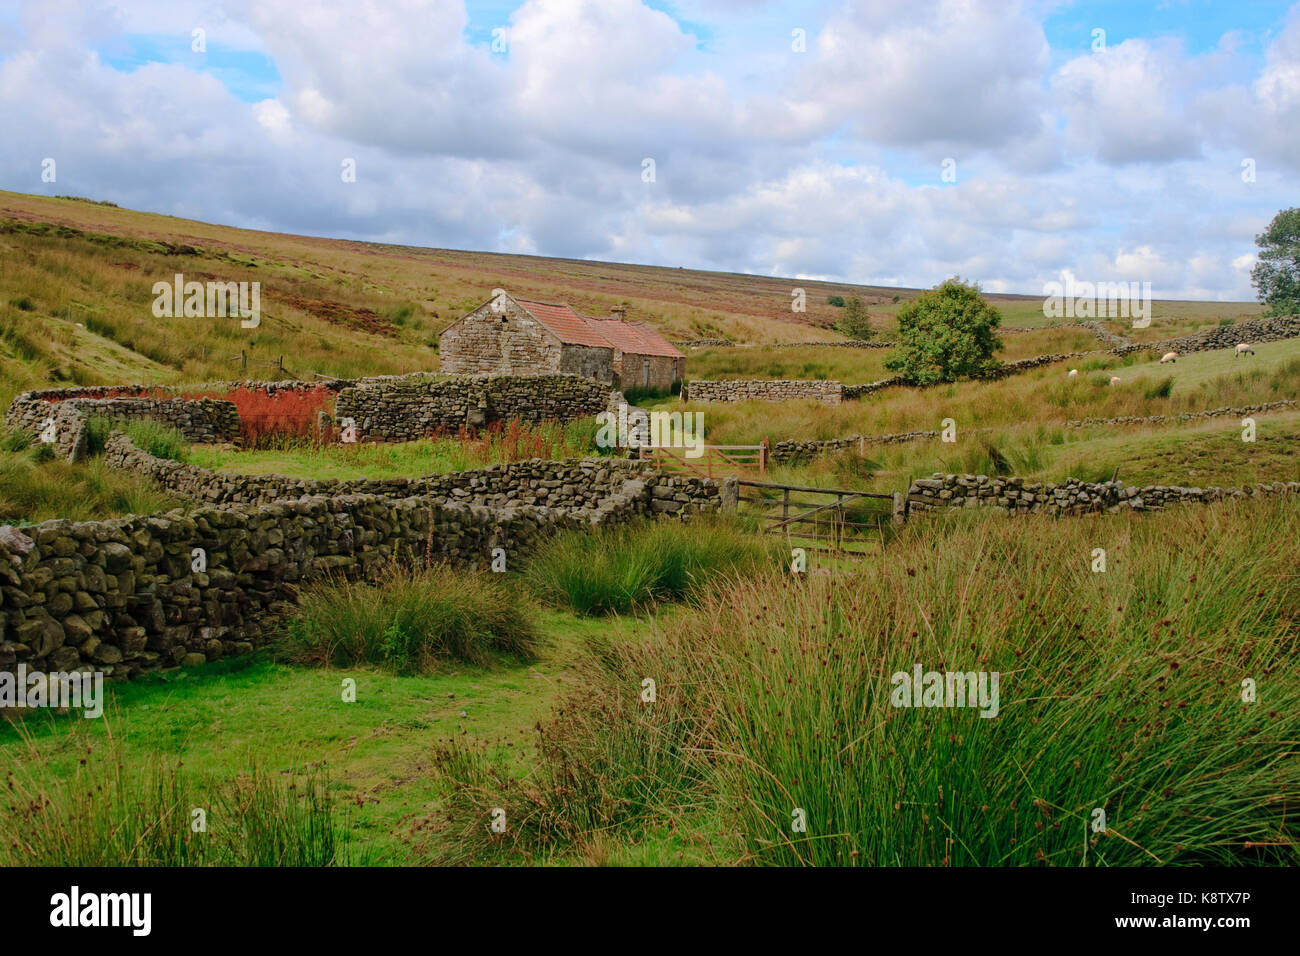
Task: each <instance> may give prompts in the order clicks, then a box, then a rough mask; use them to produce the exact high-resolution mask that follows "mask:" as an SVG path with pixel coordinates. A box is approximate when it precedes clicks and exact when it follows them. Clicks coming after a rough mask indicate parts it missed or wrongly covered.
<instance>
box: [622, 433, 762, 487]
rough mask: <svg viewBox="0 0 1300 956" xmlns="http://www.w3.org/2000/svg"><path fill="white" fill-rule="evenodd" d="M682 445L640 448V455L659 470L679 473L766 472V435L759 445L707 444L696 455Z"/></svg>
mask: <svg viewBox="0 0 1300 956" xmlns="http://www.w3.org/2000/svg"><path fill="white" fill-rule="evenodd" d="M689 451H691V449H689V448H686V447H682V446H669V447H664V446H656V447H651V448H646V447H641V448H638V449H637V457H638V458H640V459H641V460H642V461H650V462H653V463H654V466H655V467H656V468H657V469H659V470H660V471H666V472H668V473H669V474H676V475H698V476H700V477H701V478H721V477H723V476H724V475H737V474H742V475H743V474H759V475H765V474H767V439H766V438H765V439H763V442H762V444H760V445H705V446H703V448H702V452H703V454H701V455H700V456H699V457H697V458H692V457H690V456H689V455H688V452H689Z"/></svg>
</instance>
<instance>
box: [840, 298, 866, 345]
mask: <svg viewBox="0 0 1300 956" xmlns="http://www.w3.org/2000/svg"><path fill="white" fill-rule="evenodd" d="M835 330H836V331H837V332H839V333H840V334H841V335H847V336H848V337H849V338H851V339H863V340H865V339H869V338H871V336H872V335H874V334H875V332H874V331H873V330H872V328H871V314H870V313H869V312H867V304H866V303H865V302H863V301H862V300H861V299H860V298H858V297H857V296H856V295H851V296H849V297H848V299H847V300H845V302H844V315H843V316H841V317H840V320H839V321H838V322H836V323H835Z"/></svg>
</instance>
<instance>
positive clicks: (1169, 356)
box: [1160, 352, 1178, 365]
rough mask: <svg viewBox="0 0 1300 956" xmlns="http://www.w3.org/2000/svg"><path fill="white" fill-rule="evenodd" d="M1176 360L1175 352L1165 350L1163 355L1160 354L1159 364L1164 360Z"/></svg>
mask: <svg viewBox="0 0 1300 956" xmlns="http://www.w3.org/2000/svg"><path fill="white" fill-rule="evenodd" d="M1177 361H1178V353H1177V352H1166V353H1165V354H1164V355H1162V356H1160V364H1161V365H1164V364H1165V363H1166V362H1177Z"/></svg>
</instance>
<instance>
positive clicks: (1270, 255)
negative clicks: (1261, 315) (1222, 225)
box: [1250, 207, 1300, 315]
mask: <svg viewBox="0 0 1300 956" xmlns="http://www.w3.org/2000/svg"><path fill="white" fill-rule="evenodd" d="M1255 245H1257V246H1259V261H1258V262H1256V263H1255V268H1253V269H1251V270H1250V281H1251V284H1252V285H1254V286H1255V291H1256V292H1257V293H1258V294H1259V301H1260V302H1262V303H1264V304H1265V305H1267V306H1268V308H1269V311H1270V312H1272V314H1273V315H1294V314H1295V313H1297V312H1300V209H1297V208H1295V207H1292V208H1290V209H1283V210H1282V211H1281V212H1279V213H1278V214H1277V215H1276V216H1274V217H1273V221H1272V222H1270V223H1269V224H1268V228H1267V229H1265V230H1264V231H1263V232H1261V233H1260V234H1259V235H1258V236H1256V237H1255Z"/></svg>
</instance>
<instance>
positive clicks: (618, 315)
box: [438, 289, 686, 390]
mask: <svg viewBox="0 0 1300 956" xmlns="http://www.w3.org/2000/svg"><path fill="white" fill-rule="evenodd" d="M438 354H439V360H440V366H441V371H443V372H446V373H448V374H453V375H483V374H496V375H540V374H545V373H556V372H559V373H567V374H570V375H580V376H582V377H584V378H593V379H596V380H597V381H601V382H609V383H610V384H612V385H615V386H617V387H618V388H620V389H624V390H626V389H630V388H662V389H667V388H669V387H671V386H672V384H673V382H675V381H677V380H679V379H681V378H682V377H683V375H684V373H685V371H686V368H685V365H686V356H685V355H683V354H682V353H681V352H679V351H678V350H677V349H676V348H674V347H673V346H672V345H670V344H669V343H668V341H667V340H665V339H664V338H663V336H661V335H660V334H659V333H658V332H656V331H655V330H654V329H652V328H651V327H650V326H648V325H647V324H645V323H644V322H628V321H626V320H625V319H624V314H623V312H622V311H621V310H614V313H613V314H612V315H611V317H610V318H607V319H592V318H588V317H587V316H584V315H579V314H578V313H577V312H575V311H574V310H573V309H572V308H571V307H570V306H568V305H567V304H565V303H559V302H535V301H533V300H531V299H517V298H515V297H514V296H512V295H510V294H509V293H508V292H506V291H505V290H503V289H495V290H493V294H492V298H491V299H490V300H488V301H487V302H485V303H483V304H482V305H481V306H479V307H478V308H477V309H475V310H474V311H473V312H470V313H469V314H468V315H466V316H465V317H464V318H461V319H458V320H457V321H455V322H453V323H452V324H451V325H449V326H447V328H445V329H443V331H442V335H441V336H440V337H439V339H438Z"/></svg>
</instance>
